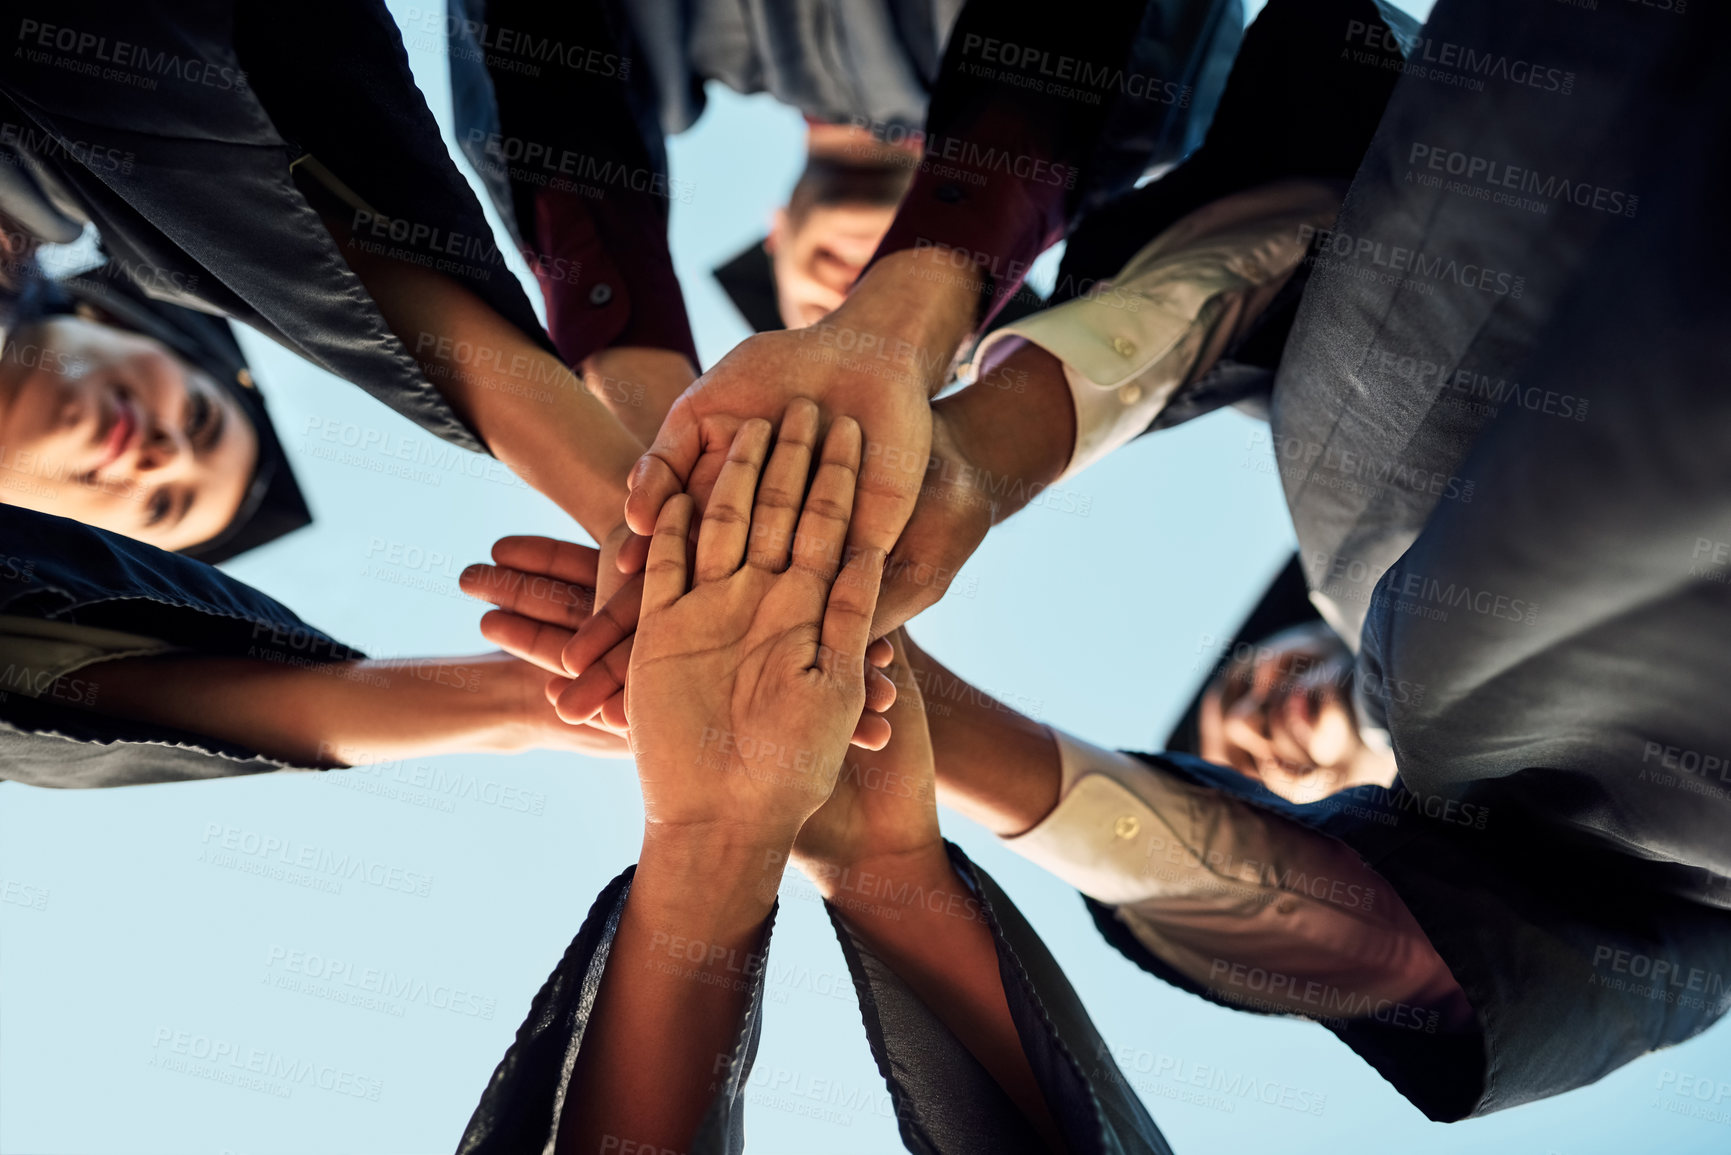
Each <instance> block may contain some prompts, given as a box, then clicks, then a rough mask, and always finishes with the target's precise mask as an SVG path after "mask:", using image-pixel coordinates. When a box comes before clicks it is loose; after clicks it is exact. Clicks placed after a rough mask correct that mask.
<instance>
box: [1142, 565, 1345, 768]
mask: <svg viewBox="0 0 1731 1155" xmlns="http://www.w3.org/2000/svg"><path fill="white" fill-rule="evenodd" d="M1321 620H1322V617H1321V615H1320V614H1318V613H1317V612H1316V607H1315V606H1313V605H1311V604H1310V587H1309V586H1307V585H1306V584H1305V581H1304V567H1303V566H1301V565H1299V564H1298V555H1297V554H1293V555H1292V560H1291V561H1289V562H1287V563H1286V565H1285V566H1284V567H1283V568H1282V569H1281V571H1280V572H1279V573H1278V574H1276V575H1275V577H1274V581H1273V582H1271V583H1269V586H1268V589H1267V590H1266V591H1265V592H1264V593H1263V595H1262V598H1261V600H1260V601H1258V602H1257V603H1256V608H1255V609H1253V610H1251V611H1250V616H1249V617H1247V618H1245V619H1244V622H1243V624H1242V625H1240V626H1239V627H1238V632H1237V633H1236V634H1234V635H1233V637H1232V640H1231V641H1230V642H1228V643H1227V644H1226V645H1225V646H1224V647H1222V648H1221V650H1220V653H1219V654H1217V655H1216V656H1215V659H1214V661H1213V662H1212V663H1210V664H1209V667H1208V671H1209V672H1208V676H1207V677H1206V678H1204V679H1203V680H1202V684H1201V685H1200V686H1198V687H1197V688H1196V696H1195V697H1194V698H1192V699H1191V700H1190V706H1189V708H1188V709H1186V710H1185V711H1184V716H1183V717H1182V718H1180V719H1178V724H1177V725H1176V726H1174V727H1173V728H1172V733H1171V734H1169V735H1167V737H1166V749H1168V750H1175V751H1177V752H1178V753H1180V754H1196V755H1200V754H1201V752H1202V751H1201V748H1202V699H1203V697H1204V696H1205V695H1206V694H1207V693H1208V685H1209V683H1210V682H1212V681H1213V680H1214V673H1215V671H1217V670H1219V669H1220V665H1221V663H1222V662H1223V661H1225V660H1226V658H1227V657H1228V656H1229V655H1231V654H1232V653H1233V652H1234V651H1235V650H1237V649H1238V647H1239V646H1242V645H1255V644H1256V643H1257V642H1260V641H1261V640H1262V639H1263V638H1266V637H1268V636H1269V635H1270V634H1277V633H1279V632H1280V631H1281V630H1285V629H1290V628H1292V627H1293V626H1301V625H1305V624H1307V623H1309V622H1316V621H1321Z"/></svg>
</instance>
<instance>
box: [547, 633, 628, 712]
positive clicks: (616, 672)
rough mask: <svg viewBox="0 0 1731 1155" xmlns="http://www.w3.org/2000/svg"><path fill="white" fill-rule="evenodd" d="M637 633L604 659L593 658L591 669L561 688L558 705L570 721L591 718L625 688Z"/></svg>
mask: <svg viewBox="0 0 1731 1155" xmlns="http://www.w3.org/2000/svg"><path fill="white" fill-rule="evenodd" d="M634 641H635V635H632V636H630V637H627V638H626V639H625V640H624V641H622V642H620V643H619V644H618V645H617V646H614V647H613V648H612V649H611V650H608V651H607V653H606V654H604V655H603V656H602V658H601V660H600V661H597V662H591V663H590V664H589V666H588V668H587V669H585V670H584V671H583V672H582V673H581V674H579V675H578V676H577V677H575V678H573V679H572V680H571V683H570V684H569V685H567V686H566V687H564V689H563V690H561V691H560V694H559V700H558V701H557V702H555V703H554V706H555V707H556V708H557V710H558V712H559V716H560V717H561V718H563V719H565V721H567V722H587V721H589V720H590V719H591V718H593V717H595V715H596V714H597V713H598V712H599V711H600V710H601V708H602V707H603V706H605V705H606V704H607V702H608V700H609V699H610V698H612V697H614V696H615V695H617V694H620V693H622V692H623V691H624V689H625V675H626V674H627V672H629V671H630V669H631V650H632V643H633V642H634Z"/></svg>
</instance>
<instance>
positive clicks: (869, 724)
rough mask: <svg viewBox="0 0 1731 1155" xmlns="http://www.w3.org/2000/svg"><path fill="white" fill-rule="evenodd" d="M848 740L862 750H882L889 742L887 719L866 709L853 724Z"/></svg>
mask: <svg viewBox="0 0 1731 1155" xmlns="http://www.w3.org/2000/svg"><path fill="white" fill-rule="evenodd" d="M849 742H850V743H851V744H852V745H854V746H858V747H859V748H860V749H862V750H882V749H883V748H884V747H885V746H888V745H889V744H890V723H889V719H887V718H885V717H884V716H883V715H882V714H874V713H872V712H871V711H870V710H867V711H866V712H865V713H863V714H861V715H860V717H859V721H858V722H856V723H855V724H854V728H853V737H852V738H851V739H849Z"/></svg>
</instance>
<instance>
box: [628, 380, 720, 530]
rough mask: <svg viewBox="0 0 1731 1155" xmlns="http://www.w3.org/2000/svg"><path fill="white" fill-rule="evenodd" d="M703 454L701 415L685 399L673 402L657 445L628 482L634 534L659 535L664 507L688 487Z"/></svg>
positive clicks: (640, 458) (646, 454)
mask: <svg viewBox="0 0 1731 1155" xmlns="http://www.w3.org/2000/svg"><path fill="white" fill-rule="evenodd" d="M702 452H703V431H702V429H701V428H700V427H699V422H698V419H697V414H696V413H695V412H694V411H693V410H692V408H691V406H690V405H689V404H687V402H686V399H685V398H683V397H682V398H680V399H679V400H678V401H675V402H674V403H673V407H672V408H671V409H669V410H668V411H667V417H666V418H665V419H664V420H663V421H662V422H661V428H660V430H659V431H657V433H656V434H655V443H654V444H653V445H651V446H650V447H649V451H648V452H647V453H645V454H644V455H643V456H642V457H639V458H638V459H637V464H636V465H635V466H633V467H632V469H631V473H630V474H629V475H628V476H627V477H626V479H625V485H626V488H627V490H628V491H629V492H628V493H627V495H626V498H625V524H627V525H629V526H630V527H631V531H632V532H633V533H640V534H643V535H645V536H648V535H649V534H652V533H654V532H655V525H656V522H657V521H659V520H660V517H661V507H662V506H664V505H666V504H667V503H668V502H669V501H671V500H672V499H673V496H674V494H676V493H679V492H680V491H681V490H683V489H684V488H685V482H686V479H687V478H689V477H690V476H691V467H692V466H693V465H696V464H697V458H698V456H699V455H700V454H701V453H702Z"/></svg>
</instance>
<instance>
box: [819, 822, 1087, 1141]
mask: <svg viewBox="0 0 1731 1155" xmlns="http://www.w3.org/2000/svg"><path fill="white" fill-rule="evenodd" d="M817 874H818V878H817V882H818V886H819V889H820V890H822V891H823V892H824V893H825V896H826V898H827V899H828V900H829V902H830V903H831V905H832V906H833V907H834V908H835V909H836V910H837V911H838V912H839V913H840V915H841V918H842V919H843V920H844V921H845V922H846V923H847V924H848V926H849V927H850V928H851V929H852V930H853V932H854V933H855V934H857V935H858V936H859V937H860V939H862V940H863V941H864V942H865V944H866V945H867V946H869V947H870V949H871V951H872V953H874V954H875V955H877V956H878V958H880V959H881V960H882V961H883V962H884V963H885V965H887V966H888V967H889V968H890V969H891V970H892V971H894V972H895V974H896V977H897V978H899V979H900V980H901V981H902V982H903V983H905V984H906V985H907V986H908V988H909V989H910V990H911V991H913V993H914V994H915V996H917V997H918V998H919V1000H920V1001H921V1002H922V1003H924V1004H925V1006H926V1007H928V1008H929V1009H930V1010H931V1011H932V1013H933V1014H935V1015H936V1016H937V1017H938V1018H939V1019H940V1020H941V1021H942V1022H943V1024H944V1026H945V1027H947V1028H948V1029H949V1030H950V1032H951V1033H952V1034H954V1035H955V1036H956V1038H957V1039H958V1040H959V1041H960V1042H961V1043H962V1045H963V1046H965V1047H967V1049H968V1050H969V1051H970V1052H971V1053H972V1054H973V1055H974V1057H975V1058H976V1059H978V1060H979V1062H980V1064H981V1066H983V1067H985V1068H986V1070H987V1071H988V1072H990V1074H991V1076H992V1078H993V1079H995V1080H996V1081H997V1083H998V1085H999V1086H1001V1087H1002V1088H1003V1089H1004V1091H1005V1093H1006V1094H1007V1095H1008V1096H1009V1098H1010V1099H1011V1101H1012V1102H1014V1103H1015V1104H1016V1106H1017V1107H1018V1108H1019V1109H1020V1110H1021V1111H1022V1113H1023V1114H1024V1115H1026V1116H1027V1118H1028V1121H1029V1122H1030V1124H1032V1125H1033V1127H1034V1128H1035V1129H1036V1130H1037V1131H1038V1132H1039V1134H1040V1136H1041V1138H1043V1139H1044V1140H1045V1141H1046V1144H1047V1145H1048V1146H1049V1147H1051V1148H1052V1149H1053V1150H1062V1149H1063V1143H1062V1140H1061V1139H1060V1137H1059V1133H1058V1129H1057V1125H1056V1123H1055V1122H1054V1121H1053V1119H1052V1115H1051V1111H1050V1109H1049V1107H1048V1105H1047V1103H1046V1099H1045V1096H1044V1095H1043V1094H1042V1093H1041V1091H1040V1087H1039V1083H1038V1081H1037V1080H1036V1079H1035V1077H1034V1072H1033V1069H1032V1067H1030V1066H1029V1064H1028V1059H1027V1055H1026V1053H1025V1052H1024V1050H1023V1046H1022V1041H1021V1037H1020V1035H1019V1033H1018V1031H1017V1029H1016V1023H1015V1020H1014V1018H1013V1017H1012V1016H1011V1014H1010V1006H1009V1002H1008V1000H1007V999H1006V997H1005V994H1004V985H1003V978H1002V976H1001V973H1000V971H999V968H998V953H997V946H996V943H995V942H994V940H993V937H992V931H991V927H990V926H989V924H988V923H987V921H986V917H985V914H984V911H983V909H982V908H981V906H980V903H979V900H978V899H977V898H976V897H975V896H974V894H973V892H972V891H971V890H969V888H968V887H967V886H966V885H965V884H964V883H963V882H962V881H961V879H959V878H958V877H957V876H956V873H955V870H954V869H953V868H952V867H951V865H950V860H949V856H948V855H947V854H945V852H944V848H943V844H942V843H941V842H935V843H932V844H931V845H930V846H928V847H926V848H924V849H922V850H918V851H913V852H910V853H907V854H904V855H894V856H879V857H874V858H866V859H861V860H858V861H856V862H853V863H851V864H849V865H848V866H847V867H845V868H842V867H832V868H828V869H820V870H818V871H817ZM885 895H913V896H917V898H915V899H913V900H909V901H906V902H888V901H885V900H884V898H883V896H885Z"/></svg>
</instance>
